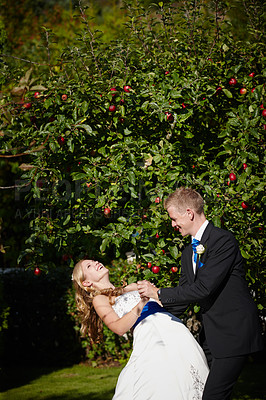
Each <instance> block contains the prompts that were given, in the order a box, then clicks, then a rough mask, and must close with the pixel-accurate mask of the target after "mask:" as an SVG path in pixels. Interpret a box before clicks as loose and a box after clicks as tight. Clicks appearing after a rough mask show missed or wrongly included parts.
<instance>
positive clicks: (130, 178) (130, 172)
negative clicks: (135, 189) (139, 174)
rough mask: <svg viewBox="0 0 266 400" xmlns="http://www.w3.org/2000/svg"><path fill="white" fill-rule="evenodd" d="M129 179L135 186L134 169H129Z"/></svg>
mask: <svg viewBox="0 0 266 400" xmlns="http://www.w3.org/2000/svg"><path fill="white" fill-rule="evenodd" d="M128 179H129V182H130V183H131V185H132V186H135V183H136V179H135V174H134V172H133V171H128Z"/></svg>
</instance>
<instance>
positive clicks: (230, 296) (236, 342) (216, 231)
mask: <svg viewBox="0 0 266 400" xmlns="http://www.w3.org/2000/svg"><path fill="white" fill-rule="evenodd" d="M201 244H203V245H204V247H205V249H206V250H205V252H204V254H203V255H201V258H200V260H201V262H203V264H204V265H203V266H202V267H201V268H199V269H198V270H197V273H196V275H195V274H194V271H193V266H192V252H193V250H192V246H191V245H189V246H187V247H186V248H185V250H184V251H183V253H182V257H181V268H182V273H181V277H180V281H179V286H177V287H174V288H163V289H161V302H162V304H163V306H164V308H166V309H167V310H168V311H170V312H171V313H173V314H174V315H180V313H181V312H182V311H184V309H185V308H186V307H187V306H188V304H190V303H198V304H199V305H200V307H201V312H202V321H203V326H204V330H205V335H206V340H207V344H208V347H209V349H210V351H211V353H212V355H213V356H214V357H216V358H223V357H233V356H238V355H243V354H249V353H254V352H257V351H259V350H261V349H262V348H263V340H262V335H261V328H260V323H259V318H258V311H257V307H256V305H255V303H254V302H253V300H252V297H251V295H250V292H249V289H248V286H247V282H246V280H245V271H244V267H243V259H242V256H241V253H240V250H239V246H238V243H237V241H236V239H235V238H234V236H233V235H232V234H231V233H230V232H228V231H225V230H223V229H220V228H216V227H214V226H213V224H212V223H209V224H208V225H207V227H206V229H205V231H204V233H203V236H202V240H201Z"/></svg>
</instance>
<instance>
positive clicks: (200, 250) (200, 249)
mask: <svg viewBox="0 0 266 400" xmlns="http://www.w3.org/2000/svg"><path fill="white" fill-rule="evenodd" d="M205 251H206V248H205V247H204V246H203V244H199V245H198V246H196V253H197V254H198V255H199V263H198V268H201V267H203V265H204V264H203V263H202V262H201V261H200V256H202V254H204V253H205Z"/></svg>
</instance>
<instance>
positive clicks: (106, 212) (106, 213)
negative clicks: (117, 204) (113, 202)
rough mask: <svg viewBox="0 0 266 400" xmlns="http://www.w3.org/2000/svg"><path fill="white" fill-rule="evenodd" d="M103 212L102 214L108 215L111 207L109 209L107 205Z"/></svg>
mask: <svg viewBox="0 0 266 400" xmlns="http://www.w3.org/2000/svg"><path fill="white" fill-rule="evenodd" d="M103 213H104V215H105V216H106V217H109V216H110V214H111V209H110V208H109V207H106V208H105V209H104V210H103Z"/></svg>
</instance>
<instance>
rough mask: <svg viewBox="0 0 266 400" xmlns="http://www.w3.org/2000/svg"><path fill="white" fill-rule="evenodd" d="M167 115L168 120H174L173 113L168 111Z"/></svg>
mask: <svg viewBox="0 0 266 400" xmlns="http://www.w3.org/2000/svg"><path fill="white" fill-rule="evenodd" d="M165 115H166V118H167V121H169V122H172V121H173V120H174V117H173V115H172V114H171V113H169V112H166V113H165Z"/></svg>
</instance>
